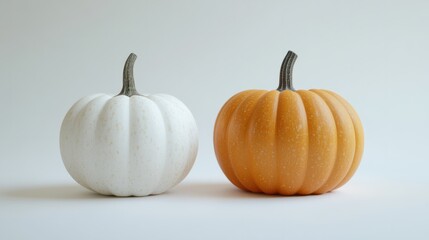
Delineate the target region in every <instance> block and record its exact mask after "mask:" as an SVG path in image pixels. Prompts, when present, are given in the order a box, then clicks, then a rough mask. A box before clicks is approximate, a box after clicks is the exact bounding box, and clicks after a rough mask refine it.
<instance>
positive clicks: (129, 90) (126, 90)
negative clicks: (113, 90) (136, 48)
mask: <svg viewBox="0 0 429 240" xmlns="http://www.w3.org/2000/svg"><path fill="white" fill-rule="evenodd" d="M136 59H137V55H135V54H134V53H131V54H130V56H128V58H127V61H126V62H125V66H124V75H123V78H124V80H123V86H122V90H121V92H120V93H119V94H118V95H126V96H128V97H131V96H132V95H140V94H139V93H138V92H137V90H136V85H135V83H134V74H133V68H134V62H135V61H136Z"/></svg>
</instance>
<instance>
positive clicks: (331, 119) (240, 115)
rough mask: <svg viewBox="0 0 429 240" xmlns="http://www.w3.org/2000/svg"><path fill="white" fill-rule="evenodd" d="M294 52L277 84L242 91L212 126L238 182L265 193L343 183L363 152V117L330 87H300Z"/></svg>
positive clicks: (312, 190)
mask: <svg viewBox="0 0 429 240" xmlns="http://www.w3.org/2000/svg"><path fill="white" fill-rule="evenodd" d="M296 58H297V55H296V54H295V53H293V52H291V51H289V52H288V53H287V55H286V57H285V59H284V61H283V64H282V67H281V72H280V84H279V87H278V89H277V90H272V91H266V90H248V91H243V92H240V93H238V94H236V95H235V96H233V97H232V98H231V99H229V100H228V102H226V103H225V105H224V106H223V107H222V109H221V110H220V112H219V115H218V117H217V120H216V124H215V128H214V147H215V152H216V157H217V159H218V162H219V165H220V167H221V168H222V171H223V172H224V173H225V175H226V176H227V177H228V179H229V180H230V181H231V182H232V183H233V184H234V185H235V186H237V187H239V188H241V189H243V190H247V191H251V192H263V193H267V194H281V195H307V194H322V193H326V192H329V191H332V190H334V189H336V188H339V187H341V186H342V185H344V184H345V183H346V182H347V181H349V180H350V178H351V177H352V176H353V174H354V173H355V171H356V169H357V168H358V166H359V162H360V160H361V157H362V154H363V145H364V140H363V128H362V124H361V122H360V120H359V116H358V115H357V113H356V112H355V110H354V109H353V108H352V106H351V105H350V104H349V103H348V102H346V100H344V99H343V98H342V97H340V96H339V95H338V94H336V93H333V92H331V91H328V90H313V89H311V90H294V88H293V86H292V68H293V65H294V63H295V60H296Z"/></svg>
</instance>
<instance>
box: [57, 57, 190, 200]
mask: <svg viewBox="0 0 429 240" xmlns="http://www.w3.org/2000/svg"><path fill="white" fill-rule="evenodd" d="M136 57H137V56H136V55H135V54H131V55H130V56H129V57H128V59H127V62H126V63H125V67H124V86H123V88H122V91H121V93H120V94H119V95H117V96H111V95H106V94H95V95H91V96H87V97H84V98H82V99H81V100H79V101H78V102H77V103H75V104H74V105H73V107H72V108H71V109H70V110H69V111H68V113H67V115H66V116H65V118H64V121H63V123H62V126H61V133H60V148H61V156H62V159H63V162H64V165H65V167H66V169H67V171H68V172H69V173H70V175H71V176H72V177H73V178H74V179H75V180H76V181H77V182H78V183H79V184H81V185H82V186H84V187H86V188H88V189H91V190H93V191H95V192H98V193H101V194H105V195H116V196H146V195H150V194H159V193H162V192H164V191H167V190H168V189H170V188H171V187H173V186H175V185H176V184H178V183H179V182H180V181H182V180H183V179H184V178H185V177H186V175H187V174H188V173H189V171H190V170H191V168H192V165H193V163H194V161H195V158H196V155H197V149H198V133H197V126H196V123H195V120H194V118H193V116H192V113H191V112H190V111H189V110H188V108H187V107H186V106H185V105H184V104H183V103H182V102H181V101H179V100H178V99H176V98H175V97H173V96H170V95H166V94H154V95H140V94H138V92H137V91H136V90H135V86H134V79H133V65H134V61H135V59H136Z"/></svg>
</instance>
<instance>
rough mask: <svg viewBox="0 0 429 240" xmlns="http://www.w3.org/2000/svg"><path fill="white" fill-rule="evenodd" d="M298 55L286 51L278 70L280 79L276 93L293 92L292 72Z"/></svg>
mask: <svg viewBox="0 0 429 240" xmlns="http://www.w3.org/2000/svg"><path fill="white" fill-rule="evenodd" d="M297 58H298V55H296V54H295V53H294V52H292V51H288V52H287V54H286V57H285V58H284V60H283V63H282V66H281V68H280V79H279V87H278V88H277V90H278V91H280V92H281V91H284V90H292V91H295V89H294V88H293V85H292V70H293V65H294V64H295V61H296V59H297Z"/></svg>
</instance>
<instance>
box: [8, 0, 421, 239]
mask: <svg viewBox="0 0 429 240" xmlns="http://www.w3.org/2000/svg"><path fill="white" fill-rule="evenodd" d="M428 9H429V2H427V1H423V0H422V1H339V0H338V1H295V2H292V1H244V0H243V1H227V0H220V1H210V2H209V1H146V2H144V1H135V2H131V1H121V2H119V1H117V2H107V1H91V2H90V3H88V2H87V1H70V2H65V1H37V2H36V1H1V2H0V109H1V118H0V239H58V237H59V236H60V237H61V238H62V239H85V238H86V239H94V238H104V239H113V238H115V239H124V238H125V237H128V238H134V239H136V238H138V239H156V238H157V237H158V238H163V239H167V238H168V239H171V238H176V239H183V238H185V236H187V237H191V238H198V239H201V237H207V238H212V239H218V238H219V237H220V236H222V237H223V238H225V239H228V238H230V239H231V238H234V237H235V238H236V239H237V238H238V237H240V238H244V237H246V239H252V238H254V239H256V238H262V237H266V236H277V238H278V239H280V237H283V238H282V239H284V238H286V237H288V236H301V237H302V238H307V237H308V238H310V237H316V236H319V237H320V236H330V237H331V239H345V238H355V239H362V238H363V237H368V238H373V239H380V238H386V239H404V238H410V239H426V238H427V235H428V233H429V230H428V229H427V222H428V221H429V219H428V208H429V207H428V206H429V196H428V195H429V193H428V191H429V177H428V174H427V169H428V168H429V161H428V154H427V145H428V140H427V136H429V127H428V126H427V124H428V122H429V111H428V110H427V109H428V102H429V95H428V94H427V91H428V89H429V81H428V79H429V71H428V56H429V45H428V44H427V43H428V42H429V29H428V27H427V23H428V22H429V15H428V14H427V10H428ZM289 49H290V50H293V51H294V52H296V53H297V54H298V59H297V62H296V64H295V69H294V86H295V87H296V88H298V89H307V88H324V89H330V90H332V91H335V92H337V93H339V94H340V95H341V96H343V97H344V98H345V99H347V100H348V101H349V102H350V103H351V104H352V105H353V106H354V108H355V109H356V111H357V112H358V113H359V115H360V117H361V120H362V122H363V126H364V128H365V140H366V143H365V153H364V156H363V159H362V164H361V167H360V168H359V169H358V171H357V173H356V175H355V176H354V178H353V179H352V180H351V182H350V183H348V184H347V185H345V186H344V187H343V188H342V189H340V190H339V191H337V192H335V193H333V194H327V195H322V196H311V197H296V198H278V197H266V196H261V195H252V194H250V195H249V194H245V193H242V192H240V191H236V190H235V189H234V187H233V186H232V185H231V184H229V183H228V182H227V180H226V179H225V178H224V177H223V175H222V173H221V171H220V169H219V167H218V165H217V163H216V160H215V157H214V153H213V145H212V131H213V124H214V121H215V118H216V114H217V113H218V111H219V109H220V107H221V106H222V105H223V104H224V103H225V101H226V100H227V99H228V98H229V97H231V96H232V95H233V94H234V93H237V92H239V91H242V90H245V89H251V88H260V89H275V88H276V87H277V79H278V74H279V70H280V69H279V68H280V65H281V61H282V60H283V57H284V55H285V54H286V52H287V50H289ZM130 52H135V53H136V54H137V55H138V56H139V58H138V61H137V62H136V64H135V80H136V86H137V89H138V91H140V92H146V93H168V94H171V95H173V96H175V97H177V98H179V99H180V100H182V101H183V102H184V103H185V104H186V105H187V106H188V107H189V108H190V110H191V111H192V113H193V114H194V116H195V118H196V121H197V124H198V128H199V130H200V136H199V138H200V148H199V154H198V157H197V160H196V163H195V167H194V168H193V170H192V171H191V172H190V175H189V178H187V179H186V180H185V181H184V182H183V183H182V184H180V185H179V186H178V187H177V188H174V189H172V190H171V191H169V192H167V194H165V195H159V196H152V197H148V198H104V197H99V196H98V195H94V194H91V193H89V192H88V191H86V190H85V189H84V188H82V187H80V186H79V185H78V184H77V183H75V182H74V181H73V180H72V179H71V178H70V177H69V176H68V174H67V171H66V170H65V168H64V166H63V164H62V161H61V157H60V151H59V130H60V125H61V121H62V119H63V117H64V116H65V114H66V112H67V110H68V109H69V108H70V107H71V105H72V104H73V103H74V102H76V101H77V100H78V99H79V98H81V97H83V96H86V95H89V94H93V93H98V92H105V93H109V94H117V93H119V91H120V89H121V84H122V67H123V63H124V60H125V59H126V57H127V56H128V54H129V53H130ZM320 238H322V237H320Z"/></svg>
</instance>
